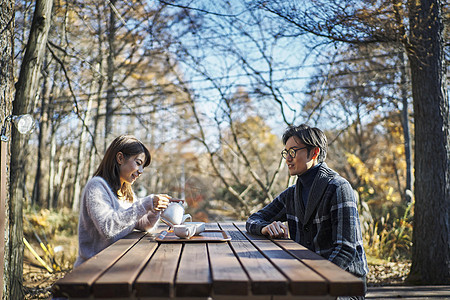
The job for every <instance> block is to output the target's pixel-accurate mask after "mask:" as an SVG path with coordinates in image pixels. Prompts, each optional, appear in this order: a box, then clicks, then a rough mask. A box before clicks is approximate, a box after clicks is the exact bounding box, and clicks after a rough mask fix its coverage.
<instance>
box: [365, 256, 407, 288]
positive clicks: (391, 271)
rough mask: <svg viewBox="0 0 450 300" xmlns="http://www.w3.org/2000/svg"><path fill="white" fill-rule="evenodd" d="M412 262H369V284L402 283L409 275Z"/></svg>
mask: <svg viewBox="0 0 450 300" xmlns="http://www.w3.org/2000/svg"><path fill="white" fill-rule="evenodd" d="M410 267H411V262H381V263H376V264H375V263H369V274H367V285H368V286H382V285H402V284H404V283H405V280H406V277H407V276H408V273H409V269H410Z"/></svg>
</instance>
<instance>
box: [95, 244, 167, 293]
mask: <svg viewBox="0 0 450 300" xmlns="http://www.w3.org/2000/svg"><path fill="white" fill-rule="evenodd" d="M157 246H158V243H156V242H155V241H154V238H150V237H147V238H146V237H144V238H142V239H141V240H140V241H139V242H138V243H137V244H135V245H134V246H133V248H131V249H130V250H129V251H128V252H127V253H125V255H124V256H123V257H122V258H121V259H120V260H119V261H117V262H116V263H115V264H114V265H113V266H112V267H111V268H109V269H108V270H107V271H106V272H105V273H103V274H102V276H100V278H98V279H97V280H96V282H95V283H94V285H93V294H94V297H96V298H120V297H130V296H131V295H132V294H133V291H132V287H133V282H134V280H135V279H136V277H137V276H138V275H139V273H140V272H141V270H142V268H143V267H144V266H145V264H146V263H147V261H148V260H149V258H150V256H151V255H152V254H153V252H154V251H155V249H156V247H157Z"/></svg>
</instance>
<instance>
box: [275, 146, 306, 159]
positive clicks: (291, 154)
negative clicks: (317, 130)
mask: <svg viewBox="0 0 450 300" xmlns="http://www.w3.org/2000/svg"><path fill="white" fill-rule="evenodd" d="M306 148H308V147H301V148H297V149H294V148H291V149H289V150H286V149H284V150H283V151H281V156H283V158H284V159H286V158H287V156H288V154H289V156H290V157H291V158H295V155H296V153H297V151H298V150H302V149H306Z"/></svg>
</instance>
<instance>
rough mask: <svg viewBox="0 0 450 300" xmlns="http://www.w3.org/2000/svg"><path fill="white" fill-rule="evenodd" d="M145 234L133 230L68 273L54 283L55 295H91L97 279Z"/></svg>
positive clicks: (82, 296) (79, 296)
mask: <svg viewBox="0 0 450 300" xmlns="http://www.w3.org/2000/svg"><path fill="white" fill-rule="evenodd" d="M145 235H146V233H145V232H137V231H135V232H132V233H131V234H129V235H128V236H126V237H125V238H122V239H120V240H118V241H117V242H115V243H114V244H112V245H111V246H109V247H108V248H106V249H104V250H103V251H101V252H100V253H98V254H97V255H95V256H93V257H92V258H91V259H89V260H87V261H86V262H84V263H83V264H81V265H80V266H78V267H77V268H75V269H74V270H73V271H72V272H70V273H68V274H66V275H65V276H64V277H63V278H61V279H59V280H58V281H57V282H56V283H55V284H54V285H53V293H54V296H57V297H78V298H84V297H89V296H90V294H91V286H92V284H93V283H94V282H95V280H96V279H97V278H98V277H99V276H100V275H101V274H103V273H104V272H105V271H106V270H108V268H110V267H111V266H112V265H113V264H114V263H115V262H116V261H117V260H118V259H119V258H120V257H122V255H123V254H124V253H126V252H127V251H128V249H130V248H131V247H132V246H133V245H134V244H135V243H137V242H138V241H139V239H140V238H142V237H144V236H145Z"/></svg>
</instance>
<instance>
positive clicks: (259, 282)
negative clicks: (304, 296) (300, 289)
mask: <svg viewBox="0 0 450 300" xmlns="http://www.w3.org/2000/svg"><path fill="white" fill-rule="evenodd" d="M219 225H220V226H221V228H222V229H224V230H226V231H228V233H229V234H230V235H231V237H232V239H231V241H230V242H229V243H230V244H231V247H232V248H233V250H234V252H235V253H236V255H237V256H238V258H239V260H240V262H241V264H242V266H243V267H244V269H245V270H246V273H247V275H248V276H249V278H250V281H251V290H252V292H253V294H254V295H286V294H287V291H288V280H287V278H286V277H284V276H283V274H281V273H280V272H279V271H278V270H277V269H276V268H275V267H274V265H273V264H272V263H271V262H270V261H269V260H267V259H266V258H265V257H264V256H263V255H262V254H261V253H260V252H259V251H258V249H256V248H255V247H254V246H253V245H252V244H251V243H249V242H248V240H247V239H246V237H245V236H244V235H243V234H242V233H241V232H240V231H239V230H238V229H237V228H236V227H234V225H233V224H222V223H220V224H219Z"/></svg>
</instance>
